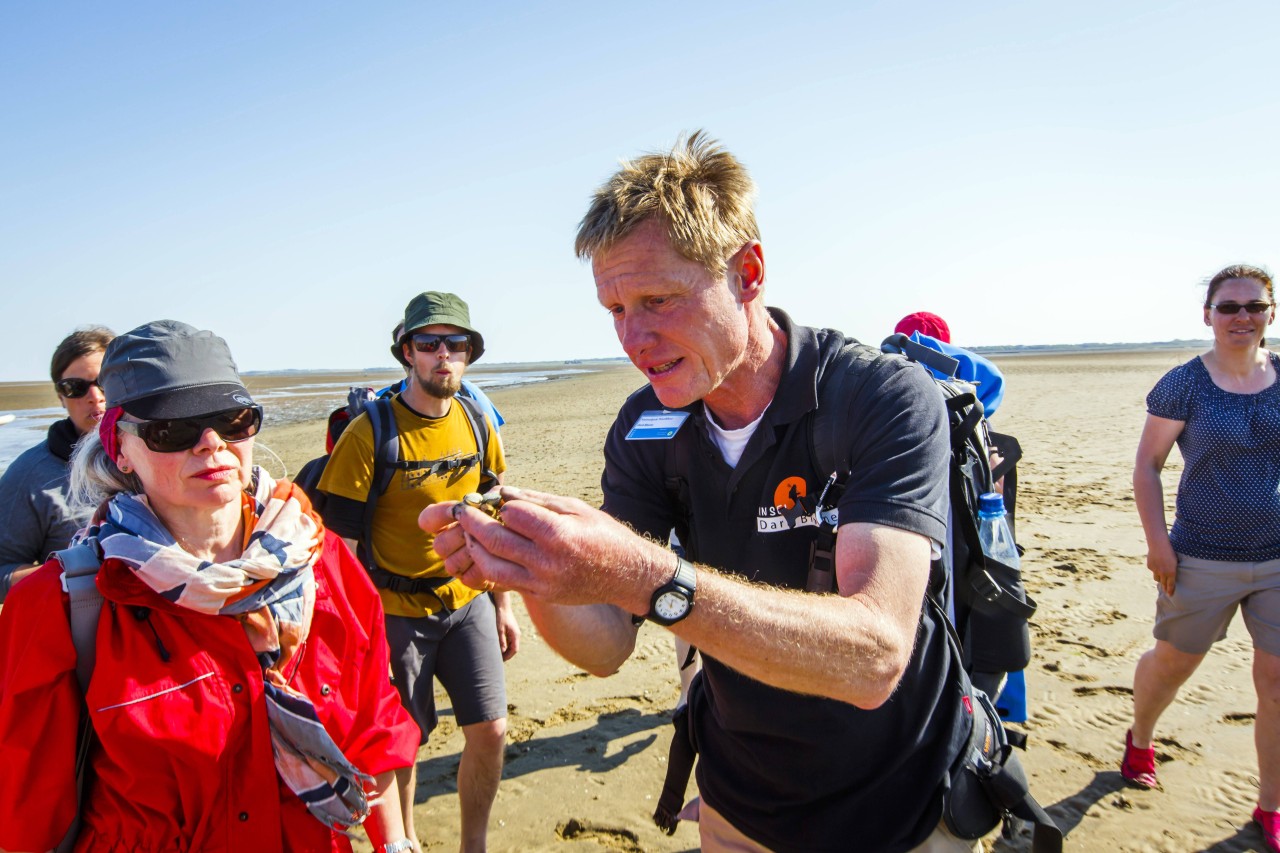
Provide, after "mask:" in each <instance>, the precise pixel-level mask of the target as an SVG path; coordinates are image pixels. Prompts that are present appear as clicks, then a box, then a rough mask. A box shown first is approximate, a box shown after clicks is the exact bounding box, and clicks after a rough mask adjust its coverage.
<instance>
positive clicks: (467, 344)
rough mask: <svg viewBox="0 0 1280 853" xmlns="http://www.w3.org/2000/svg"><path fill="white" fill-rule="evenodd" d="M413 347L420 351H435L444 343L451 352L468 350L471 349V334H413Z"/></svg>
mask: <svg viewBox="0 0 1280 853" xmlns="http://www.w3.org/2000/svg"><path fill="white" fill-rule="evenodd" d="M410 337H411V339H412V340H413V348H414V349H416V350H417V351H418V352H435V351H436V350H438V349H440V345H441V344H444V345H445V347H446V348H447V349H448V350H449V352H467V351H468V350H470V349H471V336H470V335H412V336H410Z"/></svg>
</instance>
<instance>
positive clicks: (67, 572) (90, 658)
mask: <svg viewBox="0 0 1280 853" xmlns="http://www.w3.org/2000/svg"><path fill="white" fill-rule="evenodd" d="M53 556H54V558H55V559H57V561H58V563H59V564H60V565H61V566H62V588H63V589H64V590H66V592H67V595H68V596H69V597H70V598H71V605H70V610H69V615H70V617H71V641H72V643H74V644H75V647H76V680H77V681H79V682H80V692H81V693H83V692H84V691H85V690H86V689H88V687H89V679H90V678H91V677H92V676H93V665H94V662H95V660H96V658H97V639H98V615H99V614H100V613H101V612H102V593H100V592H98V584H97V577H98V569H100V568H102V558H101V557H100V556H99V554H98V548H97V541H96V540H95V539H92V538H89V539H86V540H85V541H83V542H81V543H79V544H78V545H72V546H71V547H70V548H65V549H63V550H61V551H55V552H54V554H53Z"/></svg>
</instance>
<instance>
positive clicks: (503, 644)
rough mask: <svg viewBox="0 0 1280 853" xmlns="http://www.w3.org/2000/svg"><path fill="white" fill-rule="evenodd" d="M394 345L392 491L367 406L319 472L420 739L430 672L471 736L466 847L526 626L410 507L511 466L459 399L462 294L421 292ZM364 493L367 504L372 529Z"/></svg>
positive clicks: (497, 774) (498, 742) (502, 736)
mask: <svg viewBox="0 0 1280 853" xmlns="http://www.w3.org/2000/svg"><path fill="white" fill-rule="evenodd" d="M398 344H399V348H400V352H401V354H402V355H403V358H404V360H405V362H406V363H407V365H408V368H409V381H408V384H407V385H406V386H405V389H404V391H403V392H401V393H400V394H398V395H396V396H395V397H394V398H392V399H391V400H390V403H389V406H386V407H384V408H383V409H381V410H380V411H382V412H385V411H386V409H387V408H389V409H390V415H391V417H392V418H394V421H395V433H396V435H397V436H398V442H399V460H400V461H399V462H398V463H397V464H396V465H395V466H393V473H392V476H391V479H390V482H389V484H388V485H387V487H386V489H385V490H384V491H382V492H381V493H380V494H371V492H374V491H376V489H377V485H376V484H375V482H374V478H375V470H376V464H375V462H376V459H377V454H376V449H375V447H374V430H373V424H372V421H371V420H370V414H369V413H366V414H363V415H361V416H360V417H358V418H356V420H355V421H353V422H352V423H351V426H350V427H348V428H347V430H346V432H344V433H343V435H342V438H341V439H339V441H338V443H337V445H336V446H335V447H334V448H333V454H332V456H331V457H330V459H329V462H328V464H327V465H326V466H325V470H324V475H323V477H321V479H320V490H321V491H323V492H326V493H327V495H328V498H327V500H326V501H325V505H324V520H325V523H326V524H327V525H328V526H329V528H330V529H332V530H333V531H335V532H336V533H338V534H339V535H340V536H342V537H343V538H344V539H346V541H347V544H348V545H350V546H351V548H352V549H353V550H356V551H357V553H359V554H360V555H361V558H362V559H363V560H364V562H365V565H366V567H367V568H368V569H369V573H370V577H371V578H372V580H373V582H374V585H375V586H377V587H378V592H379V594H380V595H381V597H382V606H383V609H384V610H385V611H386V615H387V642H388V644H389V645H390V647H391V670H392V675H393V676H394V678H395V682H396V688H397V689H398V690H399V691H400V698H401V701H402V702H404V705H405V708H407V709H408V711H409V713H410V714H412V715H413V717H414V719H415V720H416V721H417V722H418V726H419V728H420V729H421V730H422V743H426V739H427V736H428V735H429V734H430V733H431V730H432V729H434V728H435V726H436V722H437V716H436V708H435V697H434V684H433V678H439V679H440V683H441V684H442V685H443V686H444V688H445V690H446V691H447V692H448V694H449V700H450V702H451V703H452V704H453V711H454V717H455V719H456V721H457V723H458V725H459V726H461V728H462V733H463V736H464V738H465V743H464V745H463V749H462V759H461V761H460V763H459V765H458V795H459V800H460V805H461V810H462V849H463V850H483V849H484V848H485V841H486V835H487V831H488V824H489V812H490V810H491V808H492V806H493V800H494V797H495V796H496V795H497V792H498V781H499V780H500V779H501V777H502V755H503V749H504V747H505V743H506V730H507V719H506V715H507V697H506V684H505V681H504V677H503V669H502V664H503V661H504V660H509V659H510V658H511V657H512V656H513V655H515V653H516V651H517V650H518V648H519V644H520V630H519V628H518V627H517V626H516V621H515V618H514V616H513V614H512V610H511V604H510V601H509V599H508V594H507V593H505V592H501V591H495V592H492V593H490V594H485V593H483V592H479V591H477V590H473V589H471V588H470V587H468V586H466V585H465V584H463V583H462V582H460V581H457V580H453V579H452V578H450V577H449V575H448V574H447V573H446V572H445V570H444V564H443V562H442V560H441V559H440V556H439V555H438V554H436V552H435V551H434V550H433V549H432V547H431V543H432V538H433V537H432V536H431V535H430V534H427V533H424V532H423V531H422V529H421V528H419V527H418V514H419V513H420V512H422V510H423V509H424V508H426V507H427V506H429V505H431V504H433V503H437V502H439V501H444V500H459V499H460V498H461V497H462V496H463V495H465V494H466V493H468V492H476V491H482V490H483V489H484V488H487V487H490V486H492V485H495V484H496V483H495V482H492V481H500V480H501V477H502V473H503V471H505V470H506V463H505V461H504V459H503V455H502V443H501V441H500V440H499V438H498V434H497V431H496V430H495V429H494V428H493V425H492V424H491V423H489V422H488V419H487V418H486V416H485V415H484V414H483V413H481V412H479V411H478V410H472V411H470V412H468V411H466V410H464V406H465V405H466V404H465V403H464V402H463V401H462V400H461V399H460V398H457V393H458V390H459V389H460V387H461V382H462V375H463V373H465V372H466V369H467V366H468V365H469V364H472V363H474V362H475V361H476V359H478V358H480V356H481V355H482V354H483V353H484V338H483V337H482V336H481V335H480V333H479V332H477V331H476V330H475V329H474V328H472V327H471V313H470V310H469V309H468V307H467V303H466V302H464V301H463V300H462V299H460V298H459V297H457V296H456V295H454V294H452V293H437V292H427V293H422V294H419V295H418V296H415V297H414V298H413V300H412V301H411V302H410V303H409V305H408V306H407V307H406V309H405V318H404V332H403V334H402V335H401V337H400V340H399V341H398ZM473 420H474V422H475V423H477V424H483V425H484V426H485V427H486V428H487V433H488V435H489V436H490V437H489V440H488V441H487V442H485V441H482V440H481V437H479V436H477V435H476V434H475V432H474V431H473V429H472V422H473ZM482 448H483V450H482ZM370 500H373V501H375V505H374V512H373V517H372V523H371V525H370V529H371V532H370V533H369V534H368V535H367V536H366V532H365V507H366V504H367V503H368V501H370ZM366 538H368V539H369V540H370V541H363V540H365V539H366ZM357 546H358V547H357ZM397 783H398V785H399V788H400V799H401V802H402V803H403V804H404V808H405V828H406V830H408V831H409V833H410V837H411V838H412V839H413V841H414V846H415V849H418V841H417V838H416V834H415V833H413V831H412V829H411V827H412V826H413V822H412V808H413V792H414V789H415V781H414V768H412V767H409V768H405V769H404V770H403V771H397Z"/></svg>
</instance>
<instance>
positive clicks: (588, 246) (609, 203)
mask: <svg viewBox="0 0 1280 853" xmlns="http://www.w3.org/2000/svg"><path fill="white" fill-rule="evenodd" d="M755 195H756V185H755V182H754V181H752V180H751V176H750V175H748V174H747V170H746V168H744V167H743V165H742V164H741V163H739V162H738V160H737V158H736V157H734V156H733V155H732V154H730V153H729V152H728V151H726V150H724V148H722V147H721V146H720V143H719V142H717V141H716V140H714V139H712V138H711V137H710V136H708V135H707V134H706V133H705V132H704V131H701V130H698V131H695V132H694V133H693V134H692V135H690V136H688V137H684V136H681V138H680V139H678V140H677V141H676V144H675V146H673V147H672V149H671V150H670V151H666V152H661V153H654V154H645V155H644V156H642V157H640V158H639V159H636V160H623V161H622V163H621V168H619V169H618V171H617V172H616V173H615V174H614V175H613V177H611V178H610V179H609V180H607V181H605V183H604V184H603V185H601V187H600V189H598V190H596V192H595V195H594V196H593V197H592V200H591V207H590V208H589V209H588V210H587V215H586V216H584V217H582V222H581V223H579V224H578V238H577V240H576V241H575V242H574V251H576V252H577V254H578V257H580V258H582V259H584V260H590V259H591V258H592V257H594V256H595V255H597V254H599V253H601V252H604V251H607V250H608V249H609V247H610V246H612V245H613V244H615V243H617V242H618V241H619V240H621V239H622V238H623V237H626V236H627V235H628V234H629V233H631V231H632V230H633V229H634V228H635V227H636V226H637V225H639V224H640V223H641V222H644V221H645V220H647V219H649V218H650V217H653V216H657V217H661V218H662V219H663V220H664V221H666V223H667V233H668V236H669V237H670V239H671V245H672V247H673V248H675V250H676V251H677V252H679V253H680V254H681V255H683V256H684V257H686V258H688V259H689V260H691V261H693V262H695V263H698V264H701V265H702V266H703V267H705V268H706V269H707V270H708V271H709V272H711V273H712V274H714V275H720V274H722V273H723V272H724V271H725V261H726V260H728V258H729V257H730V256H731V255H733V253H734V252H736V251H738V250H739V249H740V248H742V246H743V245H744V244H745V243H748V242H750V241H752V240H758V239H760V228H759V226H757V225H756V216H755V213H754V211H752V209H751V206H752V204H753V203H754V201H755Z"/></svg>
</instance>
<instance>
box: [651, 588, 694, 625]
mask: <svg viewBox="0 0 1280 853" xmlns="http://www.w3.org/2000/svg"><path fill="white" fill-rule="evenodd" d="M653 612H654V615H655V616H657V617H658V618H659V619H667V620H671V621H673V622H674V621H675V620H677V619H680V618H681V617H683V616H684V615H685V614H686V613H688V612H689V599H688V598H687V597H685V596H684V595H681V594H680V593H678V592H664V593H663V594H662V595H660V596H658V598H657V599H656V600H655V601H654V602H653Z"/></svg>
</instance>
